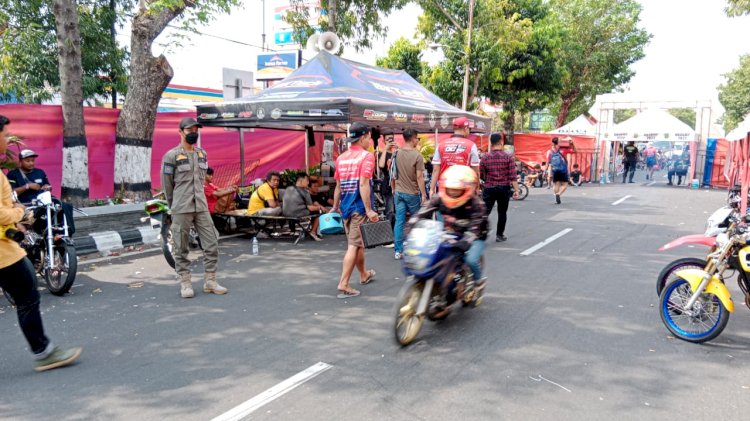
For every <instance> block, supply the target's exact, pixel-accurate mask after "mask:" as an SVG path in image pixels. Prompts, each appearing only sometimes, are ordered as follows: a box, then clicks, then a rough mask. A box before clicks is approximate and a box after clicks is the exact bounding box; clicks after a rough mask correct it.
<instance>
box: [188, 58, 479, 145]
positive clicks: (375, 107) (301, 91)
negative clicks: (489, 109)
mask: <svg viewBox="0 0 750 421" xmlns="http://www.w3.org/2000/svg"><path fill="white" fill-rule="evenodd" d="M197 108H198V121H199V122H200V123H202V124H204V125H206V126H225V127H268V128H276V129H297V130H301V129H304V128H305V127H306V126H314V127H315V129H316V130H320V131H346V127H347V124H350V123H353V122H355V121H359V122H363V123H365V124H368V125H369V126H372V127H375V126H378V127H380V129H381V130H401V129H404V128H407V127H409V128H413V129H416V130H418V131H429V132H431V131H434V130H436V129H437V130H438V131H442V132H448V131H453V127H452V124H451V123H452V120H453V119H454V118H456V117H458V116H467V117H468V118H469V119H470V120H472V121H473V122H474V130H475V131H479V132H487V131H489V130H490V119H489V118H487V117H483V116H480V115H477V114H472V113H468V112H466V111H463V110H460V109H458V108H456V107H454V106H452V105H450V104H448V103H447V102H445V101H443V100H442V99H440V97H438V96H437V95H435V94H433V93H432V92H430V91H429V90H427V89H425V88H424V87H423V86H422V85H420V84H419V83H418V82H417V81H416V80H414V79H413V78H412V77H411V76H409V75H408V74H407V73H406V72H404V71H402V70H391V69H383V68H379V67H374V66H368V65H365V64H361V63H356V62H353V61H349V60H344V59H342V58H340V57H338V56H335V55H332V54H330V53H327V52H325V51H321V52H320V53H319V54H318V55H317V56H315V58H313V59H312V60H310V61H309V62H307V63H306V64H305V65H304V66H302V67H300V68H299V69H297V70H296V71H294V72H293V73H292V74H290V75H289V76H287V77H286V78H285V79H284V80H282V81H280V82H278V83H276V84H275V85H273V86H272V87H270V88H268V89H265V90H264V91H262V92H261V93H259V94H257V95H254V96H249V97H245V98H240V99H237V100H233V101H227V102H221V103H214V104H204V105H199V106H198V107H197Z"/></svg>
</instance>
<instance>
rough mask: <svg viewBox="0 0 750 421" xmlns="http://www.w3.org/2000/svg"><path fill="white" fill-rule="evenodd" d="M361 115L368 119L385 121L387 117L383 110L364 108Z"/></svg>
mask: <svg viewBox="0 0 750 421" xmlns="http://www.w3.org/2000/svg"><path fill="white" fill-rule="evenodd" d="M362 116H363V117H364V118H366V119H367V120H370V121H385V120H386V119H387V118H388V113H387V112H385V111H375V110H365V112H364V113H362Z"/></svg>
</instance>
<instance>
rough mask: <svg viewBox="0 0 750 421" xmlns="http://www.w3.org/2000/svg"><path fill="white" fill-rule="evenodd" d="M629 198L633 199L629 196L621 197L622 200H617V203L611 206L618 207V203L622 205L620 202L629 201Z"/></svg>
mask: <svg viewBox="0 0 750 421" xmlns="http://www.w3.org/2000/svg"><path fill="white" fill-rule="evenodd" d="M631 197H633V196H631V195H627V196H625V197H623V198H622V199H620V200H618V201H616V202H612V206H617V205H619V204H620V203H622V202H624V201H626V200H628V199H630V198H631Z"/></svg>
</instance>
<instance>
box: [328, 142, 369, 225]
mask: <svg viewBox="0 0 750 421" xmlns="http://www.w3.org/2000/svg"><path fill="white" fill-rule="evenodd" d="M374 171H375V156H374V155H373V154H371V153H369V152H367V151H366V150H364V149H363V148H362V147H361V146H352V147H350V148H349V150H348V151H346V152H344V153H343V154H341V155H339V157H338V159H336V180H337V181H338V182H339V186H340V187H339V188H340V189H341V216H342V217H344V218H345V219H348V218H351V216H352V215H353V214H354V213H358V214H360V215H365V203H364V202H363V201H362V197H360V193H359V179H360V178H361V177H365V178H368V179H372V173H373V172H374ZM370 187H371V189H370V203H372V201H373V197H372V181H370Z"/></svg>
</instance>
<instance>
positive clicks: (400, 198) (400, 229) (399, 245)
mask: <svg viewBox="0 0 750 421" xmlns="http://www.w3.org/2000/svg"><path fill="white" fill-rule="evenodd" d="M393 199H394V202H395V206H396V226H395V227H394V228H393V240H394V243H395V247H394V252H396V253H403V252H404V239H403V236H404V224H406V213H407V212H408V213H409V214H411V215H416V214H417V212H419V206H420V205H421V204H422V197H421V196H420V195H418V194H408V193H402V192H396V195H395V196H394V198H393Z"/></svg>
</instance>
